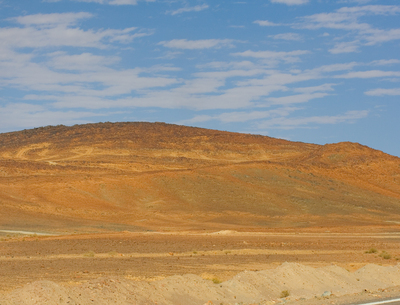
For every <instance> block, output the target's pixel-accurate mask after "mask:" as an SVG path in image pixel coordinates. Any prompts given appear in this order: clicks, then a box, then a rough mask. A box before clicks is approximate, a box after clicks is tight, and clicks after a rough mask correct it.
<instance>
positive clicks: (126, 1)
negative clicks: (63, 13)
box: [73, 0, 156, 5]
mask: <svg viewBox="0 0 400 305" xmlns="http://www.w3.org/2000/svg"><path fill="white" fill-rule="evenodd" d="M73 1H77V2H93V3H98V4H110V5H137V4H138V2H139V1H143V0H73ZM144 1H146V2H155V1H156V0H144Z"/></svg>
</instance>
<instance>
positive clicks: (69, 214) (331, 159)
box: [0, 123, 400, 233]
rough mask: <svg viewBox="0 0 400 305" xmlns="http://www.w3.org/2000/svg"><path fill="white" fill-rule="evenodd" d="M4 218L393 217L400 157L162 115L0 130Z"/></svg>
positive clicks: (236, 226) (178, 226) (126, 223)
mask: <svg viewBox="0 0 400 305" xmlns="http://www.w3.org/2000/svg"><path fill="white" fill-rule="evenodd" d="M0 204H1V210H0V229H8V230H27V231H35V232H50V233H51V232H55V231H56V232H58V233H60V232H67V233H73V232H101V231H110V230H111V231H121V230H129V231H143V230H157V231H159V230H174V231H176V230H200V229H218V230H221V229H233V230H264V229H270V228H308V227H314V228H315V227H330V228H335V227H336V228H340V227H346V226H355V227H359V226H366V225H368V226H370V225H375V226H377V227H379V226H386V227H387V226H391V225H395V224H398V223H400V213H399V212H400V159H399V158H397V157H394V156H390V155H387V154H385V153H383V152H381V151H377V150H373V149H370V148H368V147H365V146H362V145H360V144H357V143H338V144H328V145H323V146H321V145H314V144H306V143H298V142H290V141H285V140H280V139H274V138H270V137H266V136H257V135H247V134H239V133H230V132H223V131H216V130H206V129H200V128H192V127H184V126H177V125H168V124H163V123H114V124H113V123H100V124H88V125H77V126H72V127H66V126H54V127H43V128H37V129H32V130H24V131H20V132H12V133H5V134H0Z"/></svg>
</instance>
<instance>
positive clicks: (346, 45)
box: [329, 41, 360, 54]
mask: <svg viewBox="0 0 400 305" xmlns="http://www.w3.org/2000/svg"><path fill="white" fill-rule="evenodd" d="M359 46H360V42H359V41H349V42H340V43H337V44H336V45H335V46H334V47H333V48H332V49H330V50H329V52H331V53H332V54H340V53H352V52H357V51H358V49H359Z"/></svg>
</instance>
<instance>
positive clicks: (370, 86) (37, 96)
mask: <svg viewBox="0 0 400 305" xmlns="http://www.w3.org/2000/svg"><path fill="white" fill-rule="evenodd" d="M399 114H400V3H399V1H398V0H252V1H246V0H239V1H235V0H231V1H223V0H214V1H203V0H0V132H8V131H16V130H21V129H26V128H32V127H39V126H46V125H58V124H64V125H73V124H82V123H90V122H104V121H111V122H116V121H151V122H154V121H161V122H167V123H175V124H184V125H188V126H198V127H204V128H212V129H220V130H228V131H237V132H245V133H254V134H262V135H268V136H272V137H278V138H284V139H288V140H292V141H302V142H308V143H317V144H325V143H334V142H340V141H352V142H359V143H361V144H364V145H368V146H370V147H372V148H375V149H379V150H383V151H384V152H387V153H390V154H392V155H396V156H400V136H399V134H400V132H399V131H400V119H399Z"/></svg>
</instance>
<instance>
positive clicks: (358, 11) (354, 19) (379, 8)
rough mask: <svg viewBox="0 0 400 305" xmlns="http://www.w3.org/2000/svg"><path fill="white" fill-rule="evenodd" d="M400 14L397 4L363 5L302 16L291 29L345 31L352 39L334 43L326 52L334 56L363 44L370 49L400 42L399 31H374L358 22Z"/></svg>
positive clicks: (366, 24)
mask: <svg viewBox="0 0 400 305" xmlns="http://www.w3.org/2000/svg"><path fill="white" fill-rule="evenodd" d="M399 13H400V6H396V5H365V6H353V7H342V8H340V9H338V10H336V11H335V12H332V13H319V14H314V15H310V16H306V17H304V18H303V19H302V20H303V22H301V23H299V24H296V25H294V26H293V27H294V28H302V29H310V30H316V29H321V28H327V29H334V30H343V31H348V32H349V35H350V36H354V39H353V41H351V42H340V43H337V44H336V45H335V46H334V47H333V48H332V49H330V50H329V51H330V52H331V53H333V54H339V53H349V52H356V51H358V49H359V47H360V46H362V45H365V46H371V45H376V44H379V43H384V42H388V41H393V40H399V39H400V29H396V28H395V29H376V28H374V27H373V26H372V25H370V24H368V23H362V22H360V21H359V19H360V18H361V17H364V16H370V15H381V16H394V15H397V14H399Z"/></svg>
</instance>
